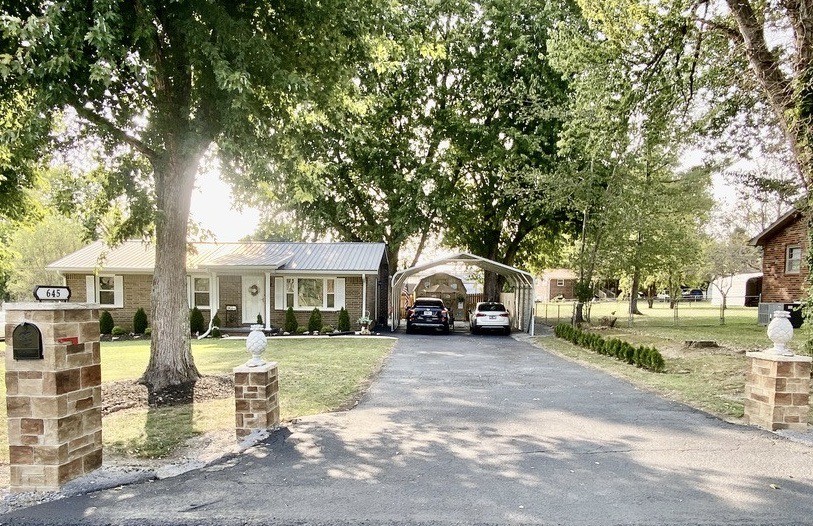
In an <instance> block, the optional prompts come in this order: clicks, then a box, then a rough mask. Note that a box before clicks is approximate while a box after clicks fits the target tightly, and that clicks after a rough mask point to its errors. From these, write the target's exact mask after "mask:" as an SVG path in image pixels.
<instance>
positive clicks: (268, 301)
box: [263, 272, 271, 329]
mask: <svg viewBox="0 0 813 526" xmlns="http://www.w3.org/2000/svg"><path fill="white" fill-rule="evenodd" d="M263 319H264V320H265V328H266V329H270V328H271V273H270V272H266V273H265V317H264V318H263Z"/></svg>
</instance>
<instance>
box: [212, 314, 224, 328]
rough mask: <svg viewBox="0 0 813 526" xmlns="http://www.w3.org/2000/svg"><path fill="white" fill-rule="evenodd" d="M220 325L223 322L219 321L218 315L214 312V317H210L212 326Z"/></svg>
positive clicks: (218, 326)
mask: <svg viewBox="0 0 813 526" xmlns="http://www.w3.org/2000/svg"><path fill="white" fill-rule="evenodd" d="M222 326H223V324H222V323H221V322H220V316H218V315H217V314H215V317H214V318H212V327H217V328H220V327H222Z"/></svg>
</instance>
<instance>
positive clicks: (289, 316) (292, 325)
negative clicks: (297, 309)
mask: <svg viewBox="0 0 813 526" xmlns="http://www.w3.org/2000/svg"><path fill="white" fill-rule="evenodd" d="M282 328H283V330H284V331H285V332H289V333H291V334H294V333H295V332H296V330H297V329H298V328H299V322H297V321H296V315H295V314H294V308H293V307H288V310H287V311H285V323H284V324H283V327H282Z"/></svg>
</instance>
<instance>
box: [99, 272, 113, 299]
mask: <svg viewBox="0 0 813 526" xmlns="http://www.w3.org/2000/svg"><path fill="white" fill-rule="evenodd" d="M96 290H97V291H98V294H97V295H98V303H99V305H115V304H116V280H115V279H114V278H113V276H99V281H98V284H97V287H96Z"/></svg>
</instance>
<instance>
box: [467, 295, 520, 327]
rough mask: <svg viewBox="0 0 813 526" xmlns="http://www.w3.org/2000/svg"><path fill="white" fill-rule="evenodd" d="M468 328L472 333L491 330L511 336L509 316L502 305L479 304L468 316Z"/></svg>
mask: <svg viewBox="0 0 813 526" xmlns="http://www.w3.org/2000/svg"><path fill="white" fill-rule="evenodd" d="M469 328H470V329H471V332H473V333H478V332H480V331H481V330H488V329H491V330H499V331H501V332H503V333H505V334H511V315H510V314H509V312H508V310H506V308H505V305H503V304H502V303H495V302H493V301H484V302H480V303H478V304H477V306H476V307H474V311H473V312H472V313H471V315H470V316H469Z"/></svg>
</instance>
